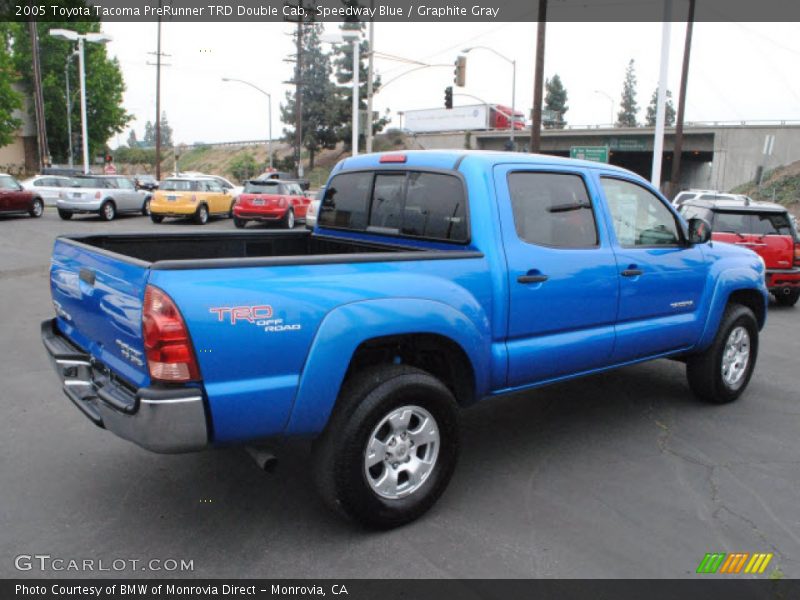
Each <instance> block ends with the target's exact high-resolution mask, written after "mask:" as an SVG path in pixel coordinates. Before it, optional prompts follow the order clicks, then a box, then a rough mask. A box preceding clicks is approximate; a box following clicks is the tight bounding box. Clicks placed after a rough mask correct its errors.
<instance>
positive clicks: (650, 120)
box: [645, 88, 675, 127]
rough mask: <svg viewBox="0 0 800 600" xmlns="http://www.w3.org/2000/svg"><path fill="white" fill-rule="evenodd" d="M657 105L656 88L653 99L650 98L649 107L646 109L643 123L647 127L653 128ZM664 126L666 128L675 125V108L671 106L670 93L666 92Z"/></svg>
mask: <svg viewBox="0 0 800 600" xmlns="http://www.w3.org/2000/svg"><path fill="white" fill-rule="evenodd" d="M657 105H658V88H656V89H654V90H653V97H652V98H650V105H649V106H648V107H647V116H646V117H645V123H647V126H648V127H655V124H656V107H657ZM664 124H665V125H666V126H667V127H671V126H672V125H675V107H674V106H673V105H672V92H670V91H669V90H667V101H666V102H665V106H664Z"/></svg>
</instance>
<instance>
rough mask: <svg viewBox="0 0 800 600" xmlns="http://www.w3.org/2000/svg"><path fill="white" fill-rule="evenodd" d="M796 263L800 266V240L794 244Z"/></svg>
mask: <svg viewBox="0 0 800 600" xmlns="http://www.w3.org/2000/svg"><path fill="white" fill-rule="evenodd" d="M794 264H795V266H798V267H800V242H797V243H795V245H794Z"/></svg>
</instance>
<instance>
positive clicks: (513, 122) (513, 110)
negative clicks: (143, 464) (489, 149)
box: [462, 46, 517, 148]
mask: <svg viewBox="0 0 800 600" xmlns="http://www.w3.org/2000/svg"><path fill="white" fill-rule="evenodd" d="M471 50H488V51H489V52H492V53H493V54H495V55H497V56H499V57H500V58H502V59H503V60H504V61H506V62H507V63H509V64H511V119H510V123H509V124H510V125H511V135H510V136H509V137H510V139H511V146H512V148H513V147H514V133H515V129H516V125H517V122H516V116H517V111H516V108H517V61H516V60H512V59H510V58H508V57H507V56H505V55H503V54H500V53H499V52H498V51H497V50H495V49H494V48H490V47H489V46H471V47H470V48H464V49H463V50H462V52H463V53H464V54H466V53H467V52H470V51H471Z"/></svg>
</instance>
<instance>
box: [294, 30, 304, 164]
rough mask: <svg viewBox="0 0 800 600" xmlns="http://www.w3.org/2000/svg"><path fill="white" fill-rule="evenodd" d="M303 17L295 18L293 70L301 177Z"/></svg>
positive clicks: (296, 158) (296, 161)
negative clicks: (295, 43) (295, 55)
mask: <svg viewBox="0 0 800 600" xmlns="http://www.w3.org/2000/svg"><path fill="white" fill-rule="evenodd" d="M303 25H304V23H303V17H298V18H297V40H296V41H297V62H296V63H295V70H294V164H295V169H296V170H297V178H298V179H300V178H302V177H303V151H302V148H303V33H304V31H303Z"/></svg>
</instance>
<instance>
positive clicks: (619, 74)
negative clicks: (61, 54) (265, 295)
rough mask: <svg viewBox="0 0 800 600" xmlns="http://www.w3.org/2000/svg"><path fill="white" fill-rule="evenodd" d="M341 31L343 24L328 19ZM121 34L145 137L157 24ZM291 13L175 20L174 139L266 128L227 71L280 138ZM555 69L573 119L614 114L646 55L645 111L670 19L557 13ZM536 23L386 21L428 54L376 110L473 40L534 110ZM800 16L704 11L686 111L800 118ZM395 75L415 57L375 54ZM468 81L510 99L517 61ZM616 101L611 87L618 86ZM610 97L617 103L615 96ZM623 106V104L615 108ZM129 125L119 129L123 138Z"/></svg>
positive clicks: (129, 99)
mask: <svg viewBox="0 0 800 600" xmlns="http://www.w3.org/2000/svg"><path fill="white" fill-rule="evenodd" d="M325 27H326V30H327V31H336V29H337V27H336V24H334V23H327V24H326V25H325ZM103 30H104V31H105V32H106V33H109V34H110V35H111V36H112V37H113V41H112V42H110V43H109V44H108V51H109V54H110V55H112V56H116V57H117V58H118V59H119V61H120V64H121V67H122V71H123V76H124V78H125V83H126V86H127V90H126V92H125V108H126V110H127V111H128V112H130V113H132V114H133V115H134V120H132V121H131V123H130V125H129V127H130V128H133V129H135V131H136V134H137V136H138V137H139V139H141V138H142V136H143V133H144V125H145V122H146V121H148V120H153V119H154V118H155V67H153V66H148V65H147V62H153V61H154V56H152V55H150V54H148V53H149V52H154V51H155V47H156V24H155V23H105V24H104V25H103ZM685 31H686V25H685V23H679V22H676V23H672V24H671V35H670V55H669V76H668V88H669V89H670V90H672V93H673V96H674V97H676V98H677V94H678V88H679V83H680V69H681V60H682V55H683V46H684V35H685ZM290 33H291V25H289V24H285V23H249V22H242V23H171V22H164V24H163V25H162V52H165V53H166V54H169V55H170V56H169V57H167V58H165V59H164V62H165V63H168V64H169V65H170V66H168V67H164V68H163V69H162V92H161V106H162V110H164V111H166V113H167V117H168V119H169V122H170V125H171V126H172V127H173V130H174V133H173V140H174V141H175V142H176V143H186V144H191V143H197V142H206V143H208V142H225V141H241V140H257V139H266V138H267V133H268V111H267V98H266V97H265V96H263V95H262V94H260V93H258V92H257V91H255V90H253V89H251V88H249V87H247V86H245V85H242V84H239V83H232V82H227V83H226V82H223V81H222V78H223V77H228V78H235V79H242V80H246V81H249V82H251V83H252V84H253V85H255V86H258V87H259V88H261V89H263V90H265V91H267V92H269V93H271V94H272V119H273V137H274V138H276V139H277V138H278V137H280V135H281V133H282V129H283V124H282V123H281V122H280V112H279V104H280V103H282V102H284V101H285V98H284V97H285V92H286V91H287V90H288V89H290V86H289V85H287V84H285V83H284V82H285V81H287V80H289V79H291V77H292V69H293V64H292V63H289V62H286V61H285V59H286V58H287V57H289V55H290V54H291V53H292V51H293V45H292V38H291V37H290V35H289V34H290ZM546 39H547V46H546V50H545V76H546V77H552V76H553V75H554V74H556V73H558V75H559V76H560V77H561V79H562V81H563V83H564V85H565V87H566V89H567V92H568V96H569V97H568V106H569V111H568V112H567V113H566V116H565V118H566V120H567V122H568V124H569V125H574V126H585V125H598V124H608V123H609V122H610V120H611V118H612V116H614V118H615V117H616V111H617V110H619V100H620V96H621V92H622V84H623V80H624V77H625V69H626V66H627V64H628V61H629V60H630V59H634V60H635V67H636V75H637V79H638V87H637V89H638V98H637V100H638V103H639V107H640V112H639V119H640V120H644V117H645V110H646V107H647V105H648V104H649V102H650V97H651V95H652V93H653V90H654V89H655V88H656V86H657V84H658V72H659V61H660V53H661V39H662V24H661V23H557V22H556V23H548V25H547V38H546ZM535 45H536V23H442V22H439V23H413V24H410V23H380V22H379V23H376V24H375V50H376V52H381V53H386V54H391V55H397V56H402V57H405V58H409V59H414V60H418V61H422V62H425V63H429V64H445V65H447V66H445V67H432V68H428V69H423V70H419V71H416V72H414V73H410V74H408V75H406V76H403V77H402V78H400V79H398V80H397V81H394V82H391V84H389V85H387V86H386V87H385V89H384V90H382V91H381V92H380V93H379V94H377V95H376V96H375V110H378V111H380V112H381V113H384V112H385V111H387V110H388V111H389V116H390V117H391V118H392V123H391V124H390V127H391V126H395V127H396V126H398V124H399V121H398V116H397V111H405V110H412V109H421V108H435V107H441V106H443V101H444V88H445V87H446V86H448V85H452V81H453V67H452V63H453V62H454V61H455V59H456V57H457V56H458V54H459V53H460V52H461V50H462V49H463V48H466V47H469V46H488V47H490V48H492V49H494V50H495V51H496V52H499V53H500V54H502V55H504V56H506V57H508V58H509V59H511V60H516V70H517V77H516V106H517V108H518V109H522V110H523V111H524V112H525V113H526V114H529V110H530V107H531V106H532V98H533V71H534V60H535ZM798 60H800V23H696V24H695V26H694V36H693V45H692V54H691V67H690V76H689V84H688V93H687V105H686V120H687V121H743V120H747V121H752V120H798V121H800V77H798V76H797V75H798V71H797V64H798ZM375 67H376V71H377V72H378V73H380V75H381V76H382V78H383V81H384V82H388V81H389V80H390V79H392V78H393V77H396V76H397V75H400V74H402V73H404V72H405V71H407V70H408V69H409V66H408V65H405V64H402V63H398V62H394V61H389V60H386V59H377V60H376V61H375ZM466 83H467V85H466V87H464V88H463V89H462V88H456V89H455V93H456V96H455V99H454V103H455V104H456V105H461V104H474V103H475V100H473V99H471V98H467V97H460V96H458V95H457V94H459V93H460V92H463V93H466V94H470V95H472V96H477V97H478V98H480V99H482V100H484V101H486V102H489V103H497V104H507V105H510V103H511V96H512V67H511V65H510V64H509V63H508V62H506V61H504V60H502V59H501V58H499V57H497V56H496V55H494V54H493V53H491V52H488V51H486V50H482V49H475V50H473V51H471V52H470V53H469V54H468V60H467V81H466ZM608 96H610V97H611V99H609V97H608ZM612 100H613V106H612ZM612 111H613V115H612ZM127 136H128V131H127V130H126V131H125V132H124V133H122V134H119V135H118V136H116V138H115V139H112V140H110V143H111V145H112V146H116V145H118V144H124V143H125V142H126V141H127Z"/></svg>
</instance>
